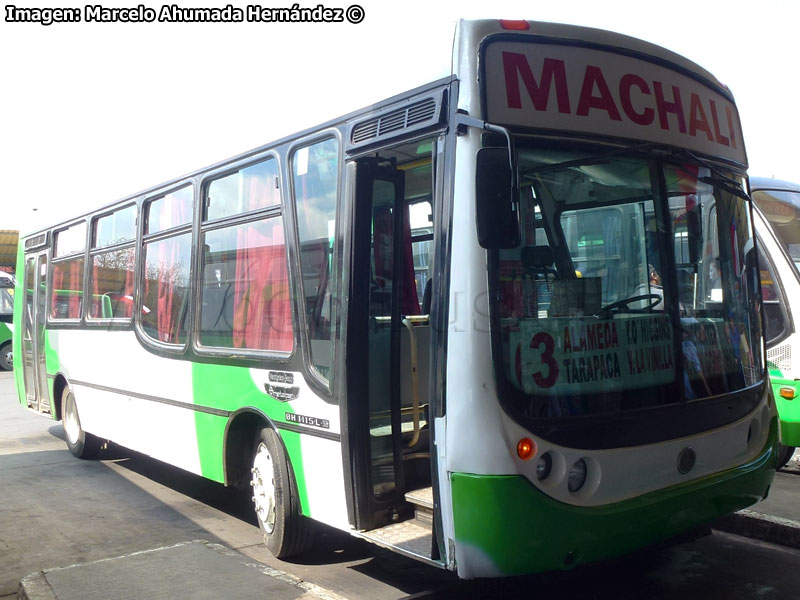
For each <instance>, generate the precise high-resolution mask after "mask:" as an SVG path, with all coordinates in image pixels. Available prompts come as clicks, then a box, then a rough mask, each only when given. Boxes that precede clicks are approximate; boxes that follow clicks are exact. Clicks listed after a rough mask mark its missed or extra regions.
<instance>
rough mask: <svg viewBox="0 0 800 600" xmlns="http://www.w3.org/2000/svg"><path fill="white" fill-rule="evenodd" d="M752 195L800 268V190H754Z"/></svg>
mask: <svg viewBox="0 0 800 600" xmlns="http://www.w3.org/2000/svg"><path fill="white" fill-rule="evenodd" d="M752 195H753V201H754V202H755V203H756V206H758V207H759V208H760V209H761V212H763V213H764V216H765V217H766V218H767V221H769V224H770V225H772V229H773V231H774V232H775V235H776V237H777V238H778V240H779V241H780V243H781V244H782V245H783V248H784V250H786V252H787V253H788V254H789V256H791V258H792V262H793V263H794V266H795V268H796V269H800V219H799V218H798V217H800V192H797V191H790V190H754V191H753V194H752Z"/></svg>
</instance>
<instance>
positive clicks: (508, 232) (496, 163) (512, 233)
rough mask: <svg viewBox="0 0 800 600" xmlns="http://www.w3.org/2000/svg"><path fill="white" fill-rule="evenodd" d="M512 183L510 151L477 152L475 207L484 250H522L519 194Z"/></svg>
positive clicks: (496, 149) (495, 149)
mask: <svg viewBox="0 0 800 600" xmlns="http://www.w3.org/2000/svg"><path fill="white" fill-rule="evenodd" d="M513 180H514V178H513V176H512V172H511V161H510V160H509V148H481V149H480V150H478V158H477V165H476V169H475V193H476V198H475V207H476V219H477V224H478V243H480V245H481V246H482V247H484V248H487V249H502V248H516V247H517V246H519V243H520V231H519V211H518V210H517V200H518V198H519V193H518V190H517V189H515V186H514V181H513Z"/></svg>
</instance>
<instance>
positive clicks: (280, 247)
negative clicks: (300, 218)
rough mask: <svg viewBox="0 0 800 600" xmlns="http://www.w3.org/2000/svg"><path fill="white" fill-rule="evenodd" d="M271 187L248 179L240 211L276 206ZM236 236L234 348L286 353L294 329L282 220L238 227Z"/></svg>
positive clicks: (263, 180)
mask: <svg viewBox="0 0 800 600" xmlns="http://www.w3.org/2000/svg"><path fill="white" fill-rule="evenodd" d="M270 184H271V181H270V180H269V178H265V177H248V178H247V180H246V181H245V191H246V202H247V206H246V207H244V209H245V210H255V209H258V208H262V207H265V206H273V205H276V204H278V203H279V201H280V199H279V197H278V196H277V194H278V192H277V189H276V188H275V187H274V186H272V185H270ZM236 237H237V239H236V275H235V284H234V304H233V345H234V347H235V348H257V349H262V350H275V351H278V352H289V351H291V349H292V342H293V329H292V307H291V302H290V294H289V274H288V268H287V262H286V242H285V240H284V234H283V219H282V218H281V217H272V218H269V219H265V220H261V221H256V222H253V223H247V224H245V225H241V226H239V227H238V229H237V231H236Z"/></svg>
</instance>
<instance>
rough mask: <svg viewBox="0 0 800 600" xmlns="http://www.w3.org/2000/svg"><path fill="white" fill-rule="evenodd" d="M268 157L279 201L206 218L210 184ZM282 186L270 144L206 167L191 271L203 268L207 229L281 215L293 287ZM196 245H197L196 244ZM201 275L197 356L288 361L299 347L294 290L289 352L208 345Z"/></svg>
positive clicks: (194, 340)
mask: <svg viewBox="0 0 800 600" xmlns="http://www.w3.org/2000/svg"><path fill="white" fill-rule="evenodd" d="M269 160H274V161H276V162H275V164H276V167H277V177H278V190H279V194H280V202H278V204H274V205H272V206H267V207H262V208H257V209H254V210H249V211H244V212H240V213H234V214H230V215H226V216H224V217H218V218H216V219H211V220H206V214H207V208H208V207H207V206H206V198H207V194H208V189H209V186H211V184H213V183H214V182H215V181H218V180H220V179H223V178H225V177H227V176H229V175H233V174H235V173H238V172H240V171H242V170H244V169H246V168H248V167H251V166H253V165H256V164H259V163H263V162H267V161H269ZM285 189H286V187H285V175H284V160H283V157H282V155H281V153H280V152H279V151H278V150H277V149H275V148H271V149H269V150H267V151H265V152H261V153H259V154H256V155H253V156H248V157H247V158H245V159H242V160H239V161H235V162H231V163H227V164H225V165H223V166H221V167H220V168H218V169H215V170H213V171H209V172H208V173H205V174H204V175H203V177H202V178H200V181H199V182H198V187H197V190H198V193H199V196H200V199H199V200H198V201H197V202H196V204H197V206H196V207H195V213H199V214H197V215H196V216H197V217H198V218H197V219H196V221H197V241H196V242H193V244H192V246H193V249H196V250H197V252H196V253H195V254H196V256H195V257H194V258H193V261H192V263H193V269H194V270H193V272H194V273H202V268H203V261H204V259H205V256H204V253H202V252H200V251H199V246H200V240H204V239H205V238H204V237H203V236H204V235H205V234H206V233H208V232H209V231H217V230H219V229H225V228H227V227H233V226H237V225H244V224H247V223H255V222H257V221H259V220H263V219H274V218H280V219H281V226H282V228H283V236H284V246H285V248H286V255H287V260H286V272H287V277H288V285H289V289H290V290H294V285H293V279H294V275H295V274H294V271H293V265H292V261H291V258H290V256H289V254H290V247H291V245H292V241H293V239H291V238H290V232H289V230H288V228H287V224H286V221H287V215H288V211H287V204H288V203H289V202H288V200H287V196H286V194H285V193H284V190H285ZM195 246H197V248H195ZM201 278H202V275H201V276H200V277H199V278H197V277H194V276H193V277H192V285H193V294H194V298H193V303H194V308H195V310H194V316H193V318H192V331H191V336H190V337H191V349H192V352H193V353H194V354H195V355H196V356H198V357H201V356H205V357H212V358H214V360H215V362H218V361H219V362H220V363H221V364H228V361H227V360H226V359H236V360H237V361H238V360H246V361H257V360H259V361H263V360H265V359H266V360H269V361H271V362H274V363H278V364H282V365H286V364H288V363H291V362H292V360H293V358H294V356H295V354H296V352H297V348H298V337H297V336H298V332H297V323H296V320H297V319H296V310H297V308H296V303H295V298H294V294H293V297H292V299H291V300H292V315H291V319H292V327H293V331H292V349H291V350H290V351H289V352H281V351H278V350H269V349H260V348H228V347H225V346H210V345H204V344H202V343H201V341H200V320H201V318H202V303H203V290H202V287H203V286H202V285H201V281H200V279H201Z"/></svg>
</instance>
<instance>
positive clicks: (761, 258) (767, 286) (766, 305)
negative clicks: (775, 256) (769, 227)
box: [758, 241, 788, 344]
mask: <svg viewBox="0 0 800 600" xmlns="http://www.w3.org/2000/svg"><path fill="white" fill-rule="evenodd" d="M758 270H759V273H760V275H761V300H762V302H761V305H762V307H763V310H764V325H765V327H766V330H765V331H764V337H765V339H766V341H767V344H771V343H772V342H773V340H776V339H777V338H779V337H781V336H783V334H784V333H785V332H786V328H787V324H788V318H787V316H786V313H785V310H786V309H785V308H784V307H785V306H787V300H786V298H784V297H783V293H782V291H781V288H780V285H778V279H777V278H776V277H775V267H773V266H772V263H771V262H770V260H769V259H768V257H767V253H766V252H765V251H764V248H763V245H762V244H761V243H760V241H759V242H758Z"/></svg>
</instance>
